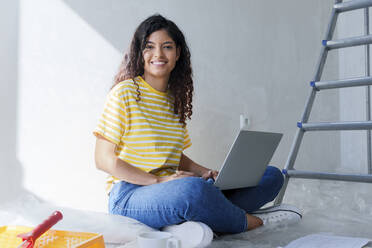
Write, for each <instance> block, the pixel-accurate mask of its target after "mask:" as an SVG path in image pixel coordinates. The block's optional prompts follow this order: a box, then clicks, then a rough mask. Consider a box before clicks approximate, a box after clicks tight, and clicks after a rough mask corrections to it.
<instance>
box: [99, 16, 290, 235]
mask: <svg viewBox="0 0 372 248" xmlns="http://www.w3.org/2000/svg"><path fill="white" fill-rule="evenodd" d="M192 94H193V80H192V69H191V63H190V52H189V48H188V46H187V44H186V42H185V38H184V36H183V34H182V32H181V31H180V30H179V28H178V27H177V26H176V25H175V24H174V23H173V22H172V21H170V20H167V19H166V18H164V17H162V16H160V15H154V16H150V17H149V18H147V19H146V20H145V21H143V22H142V23H141V24H140V25H139V27H138V28H137V30H136V32H135V33H134V36H133V39H132V42H131V47H130V52H129V53H128V54H126V55H125V57H124V60H123V63H122V66H121V68H120V70H119V73H118V74H117V76H116V78H115V84H114V86H113V87H112V89H111V91H110V93H109V94H108V96H107V99H106V103H105V108H104V112H103V114H102V116H101V118H100V121H99V123H98V126H97V128H96V130H95V131H94V134H95V135H96V137H97V141H96V151H95V159H96V166H97V168H98V169H101V170H103V171H105V172H107V173H108V174H109V178H108V188H107V189H108V192H109V210H110V212H111V213H113V214H119V215H123V216H127V217H132V218H134V219H137V220H139V221H141V222H143V223H145V224H147V225H149V226H151V227H154V228H162V227H165V226H169V225H174V224H179V223H183V222H185V221H197V222H203V223H205V224H207V225H208V226H209V227H211V228H212V229H213V230H214V231H216V232H220V233H238V232H243V231H246V230H251V229H253V228H256V227H258V226H260V225H262V220H261V219H260V218H258V217H255V216H252V215H250V214H249V213H250V212H252V211H255V210H257V209H258V208H260V207H261V206H263V205H264V204H266V203H267V202H269V201H272V200H273V199H274V198H275V196H276V194H277V193H278V192H279V190H280V188H281V186H282V183H283V176H282V174H281V172H280V171H279V170H278V169H277V168H274V167H270V166H269V167H268V169H267V171H266V173H265V175H264V177H263V179H262V180H261V182H260V184H259V186H257V187H251V188H244V189H237V190H229V191H226V192H225V191H221V190H219V189H218V188H217V187H216V186H214V185H213V180H214V179H215V178H216V177H217V175H218V171H213V170H210V169H207V168H205V167H203V166H201V165H199V164H197V163H195V162H194V161H192V160H191V159H190V158H188V157H187V156H186V155H185V154H184V153H183V151H184V150H185V149H186V148H188V147H189V146H191V141H190V137H189V135H188V132H187V128H186V119H190V118H191V114H192Z"/></svg>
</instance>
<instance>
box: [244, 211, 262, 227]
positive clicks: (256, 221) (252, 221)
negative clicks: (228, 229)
mask: <svg viewBox="0 0 372 248" xmlns="http://www.w3.org/2000/svg"><path fill="white" fill-rule="evenodd" d="M246 217H247V223H248V227H247V231H250V230H253V229H255V228H257V227H260V226H262V225H263V221H262V220H261V219H260V218H258V217H256V216H253V215H250V214H246Z"/></svg>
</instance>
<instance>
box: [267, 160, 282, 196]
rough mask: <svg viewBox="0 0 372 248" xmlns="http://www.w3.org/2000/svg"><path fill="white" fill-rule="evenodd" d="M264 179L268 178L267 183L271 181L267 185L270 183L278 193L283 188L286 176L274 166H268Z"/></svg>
mask: <svg viewBox="0 0 372 248" xmlns="http://www.w3.org/2000/svg"><path fill="white" fill-rule="evenodd" d="M264 177H265V178H266V181H269V182H267V183H270V185H271V187H274V188H275V189H277V190H278V191H279V190H280V189H281V188H282V186H283V183H284V176H283V173H282V172H281V171H280V169H278V168H277V167H274V166H268V167H267V169H266V171H265V174H264Z"/></svg>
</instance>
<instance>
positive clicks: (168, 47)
mask: <svg viewBox="0 0 372 248" xmlns="http://www.w3.org/2000/svg"><path fill="white" fill-rule="evenodd" d="M164 48H166V49H172V48H173V47H172V46H165V47H164Z"/></svg>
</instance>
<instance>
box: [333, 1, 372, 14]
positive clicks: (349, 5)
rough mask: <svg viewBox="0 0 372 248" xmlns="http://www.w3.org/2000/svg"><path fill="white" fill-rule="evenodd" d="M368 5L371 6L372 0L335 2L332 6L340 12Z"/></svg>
mask: <svg viewBox="0 0 372 248" xmlns="http://www.w3.org/2000/svg"><path fill="white" fill-rule="evenodd" d="M370 6H372V0H354V1H348V2H343V3H336V4H335V5H334V6H333V8H334V9H335V10H336V11H337V12H339V13H340V12H345V11H350V10H356V9H362V8H367V7H370Z"/></svg>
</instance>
